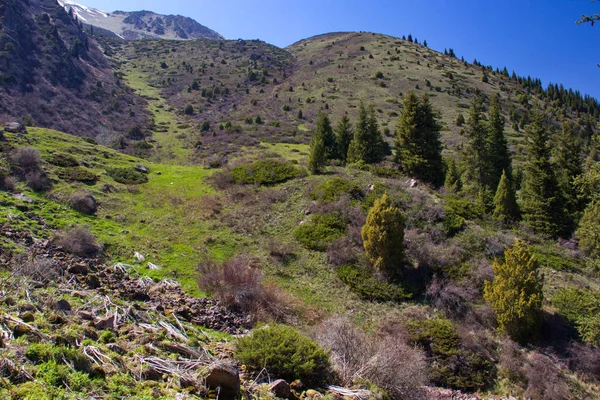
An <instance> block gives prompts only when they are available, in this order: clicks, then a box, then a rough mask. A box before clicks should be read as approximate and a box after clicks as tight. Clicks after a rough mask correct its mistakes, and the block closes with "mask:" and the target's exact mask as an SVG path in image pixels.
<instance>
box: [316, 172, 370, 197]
mask: <svg viewBox="0 0 600 400" xmlns="http://www.w3.org/2000/svg"><path fill="white" fill-rule="evenodd" d="M343 195H348V196H350V198H351V199H353V200H362V198H363V197H364V193H363V191H362V190H361V189H360V187H359V186H358V185H357V184H356V183H354V182H351V181H349V180H348V179H345V178H339V177H338V178H333V179H330V180H327V181H325V182H323V183H321V184H319V185H318V186H317V187H315V188H314V189H313V190H312V191H311V192H310V198H311V199H313V200H317V201H321V202H329V201H333V200H337V199H339V198H340V197H342V196H343Z"/></svg>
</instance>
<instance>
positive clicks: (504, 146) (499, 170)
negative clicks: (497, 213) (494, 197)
mask: <svg viewBox="0 0 600 400" xmlns="http://www.w3.org/2000/svg"><path fill="white" fill-rule="evenodd" d="M487 128H488V140H487V142H488V143H487V150H488V155H489V156H488V160H489V166H490V168H491V171H490V173H489V182H485V184H486V185H488V186H489V187H490V188H496V187H497V186H498V183H499V181H500V177H501V176H502V174H503V173H504V172H506V174H507V178H508V179H509V180H510V177H511V176H512V160H511V156H510V151H509V150H508V142H507V141H506V136H505V135H504V117H503V116H502V105H501V104H500V95H499V94H497V95H496V96H494V97H492V101H491V105H490V113H489V118H488V127H487Z"/></svg>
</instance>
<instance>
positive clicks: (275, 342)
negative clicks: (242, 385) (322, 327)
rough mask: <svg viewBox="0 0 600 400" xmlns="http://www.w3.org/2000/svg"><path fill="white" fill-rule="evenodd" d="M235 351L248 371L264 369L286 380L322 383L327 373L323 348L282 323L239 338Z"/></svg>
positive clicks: (327, 362)
mask: <svg viewBox="0 0 600 400" xmlns="http://www.w3.org/2000/svg"><path fill="white" fill-rule="evenodd" d="M235 355H236V357H237V358H238V359H239V360H240V361H241V362H242V363H243V364H244V365H246V367H247V368H248V369H249V370H250V371H252V372H260V371H261V370H263V369H266V370H267V371H268V373H269V374H270V376H272V377H274V378H275V377H276V378H282V379H285V380H287V381H288V382H292V381H294V380H296V379H300V380H302V381H303V382H305V383H308V384H318V383H323V382H325V381H326V379H327V378H328V375H329V373H330V363H329V355H328V354H327V352H326V351H325V350H324V349H323V348H321V347H320V346H319V345H317V344H316V343H314V342H313V341H312V340H310V339H309V338H307V337H306V336H304V335H302V334H300V333H299V332H298V331H297V330H295V329H294V328H292V327H290V326H286V325H269V326H267V327H264V328H259V329H255V330H254V331H252V333H251V334H250V335H248V336H245V337H242V338H239V339H238V340H237V343H236V352H235Z"/></svg>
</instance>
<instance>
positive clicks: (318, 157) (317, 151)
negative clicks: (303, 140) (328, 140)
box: [308, 129, 327, 174]
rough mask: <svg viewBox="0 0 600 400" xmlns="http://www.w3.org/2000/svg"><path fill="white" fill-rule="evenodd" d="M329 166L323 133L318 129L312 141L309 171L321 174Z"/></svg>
mask: <svg viewBox="0 0 600 400" xmlns="http://www.w3.org/2000/svg"><path fill="white" fill-rule="evenodd" d="M326 164H327V148H326V147H325V140H324V138H323V131H321V130H319V129H316V130H315V131H314V132H313V136H312V139H311V141H310V154H309V158H308V169H309V170H310V172H311V173H312V174H319V173H321V172H322V171H323V168H324V167H325V165H326Z"/></svg>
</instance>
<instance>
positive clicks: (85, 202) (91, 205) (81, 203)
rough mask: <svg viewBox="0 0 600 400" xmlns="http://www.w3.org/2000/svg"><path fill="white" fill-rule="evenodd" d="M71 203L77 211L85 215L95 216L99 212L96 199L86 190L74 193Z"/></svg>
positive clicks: (70, 199)
mask: <svg viewBox="0 0 600 400" xmlns="http://www.w3.org/2000/svg"><path fill="white" fill-rule="evenodd" d="M69 202H70V203H71V207H72V208H73V209H74V210H75V211H79V212H81V213H84V214H88V215H94V214H95V213H96V211H97V210H98V203H97V202H96V199H95V198H94V196H92V195H91V194H90V193H89V192H88V191H85V190H84V191H79V192H75V193H73V194H72V195H71V196H70V198H69Z"/></svg>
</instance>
